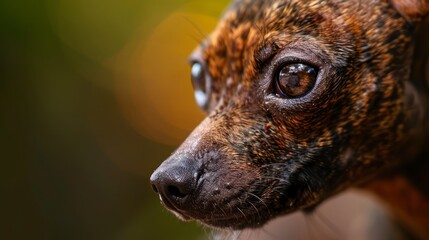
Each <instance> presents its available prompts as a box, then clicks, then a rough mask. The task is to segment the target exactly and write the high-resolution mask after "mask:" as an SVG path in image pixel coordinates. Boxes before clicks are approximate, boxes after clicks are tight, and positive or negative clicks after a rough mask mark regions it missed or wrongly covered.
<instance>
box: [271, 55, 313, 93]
mask: <svg viewBox="0 0 429 240" xmlns="http://www.w3.org/2000/svg"><path fill="white" fill-rule="evenodd" d="M316 79H317V70H316V69H315V68H314V67H311V66H309V65H306V64H302V63H293V64H288V65H285V66H283V67H282V68H281V69H280V71H279V72H278V74H277V76H276V79H275V83H274V91H275V93H276V95H277V96H279V97H282V98H298V97H302V96H304V95H305V94H307V93H308V92H310V90H311V89H312V88H313V87H314V85H315V83H316Z"/></svg>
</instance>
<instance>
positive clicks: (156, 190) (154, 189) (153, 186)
mask: <svg viewBox="0 0 429 240" xmlns="http://www.w3.org/2000/svg"><path fill="white" fill-rule="evenodd" d="M151 185H152V189H153V191H155V192H156V193H158V188H156V185H155V184H151Z"/></svg>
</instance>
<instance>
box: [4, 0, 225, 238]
mask: <svg viewBox="0 0 429 240" xmlns="http://www.w3.org/2000/svg"><path fill="white" fill-rule="evenodd" d="M226 5H227V1H226V0H221V1H219V0H216V1H215V0H213V1H201V0H194V1H188V0H158V1H155V0H153V1H145V0H121V1H119V0H116V1H115V0H34V1H24V0H2V1H0V25H1V28H0V29H1V30H0V34H1V36H0V48H1V54H0V69H1V79H0V99H1V100H0V104H1V115H0V116H1V117H0V131H1V134H0V146H1V153H0V158H1V163H2V167H1V174H0V177H1V185H2V188H1V219H2V223H1V224H0V225H1V231H0V238H1V239H176V240H180V239H199V238H201V237H202V236H204V234H205V230H204V229H203V228H202V227H200V226H198V225H197V224H195V223H182V222H180V221H179V220H177V219H176V218H175V217H174V216H173V215H172V214H170V213H168V212H167V211H166V210H165V209H164V208H163V207H162V206H161V205H160V203H159V200H158V197H157V195H156V194H155V193H154V192H152V189H151V187H150V184H149V176H150V174H151V173H152V171H153V170H154V169H155V168H156V167H157V166H158V165H159V164H160V163H161V162H162V161H163V160H164V159H165V158H166V157H168V155H169V154H170V153H171V152H172V151H174V149H175V148H176V147H177V146H178V145H179V144H180V142H181V141H182V140H183V139H184V138H185V137H186V136H187V134H189V133H190V131H191V130H192V129H193V127H195V126H196V125H197V124H198V122H199V121H201V119H202V118H203V114H202V113H201V112H200V111H199V110H198V109H197V107H196V104H195V103H194V99H193V93H192V89H191V84H190V80H189V67H188V66H187V62H186V60H187V56H188V55H189V54H190V53H191V51H192V49H193V48H194V47H195V46H196V45H197V43H198V41H200V40H201V39H203V38H204V35H205V34H208V33H209V32H210V31H211V30H212V29H213V28H214V27H215V24H216V22H217V19H218V17H219V16H220V15H221V13H222V11H223V9H224V8H225V7H226Z"/></svg>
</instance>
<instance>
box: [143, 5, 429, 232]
mask: <svg viewBox="0 0 429 240" xmlns="http://www.w3.org/2000/svg"><path fill="white" fill-rule="evenodd" d="M398 1H399V0H398ZM398 1H391V2H390V1H387V0H379V1H358V0H347V1H340V0H327V1H322V0H306V1H298V0H240V1H234V2H233V3H232V5H231V6H230V8H229V9H228V10H227V11H226V13H225V15H224V16H223V18H222V20H221V22H220V23H219V25H218V27H217V28H216V30H215V31H214V32H213V33H212V34H211V36H210V37H209V38H208V39H206V40H205V41H204V42H203V43H202V44H201V46H200V47H199V48H198V49H197V50H196V53H195V54H194V55H193V56H192V57H191V61H192V62H201V63H202V64H203V66H204V69H205V70H206V73H207V76H208V77H209V78H210V82H211V85H210V91H209V93H208V94H209V98H208V102H207V104H206V105H205V107H204V110H205V111H206V112H207V114H208V116H207V118H206V119H205V120H204V121H203V122H202V123H201V125H200V126H198V127H197V128H196V129H195V130H194V132H193V133H192V134H191V135H190V137H189V138H188V139H187V140H186V141H185V143H184V144H183V145H182V146H181V147H180V148H179V149H178V150H177V151H176V152H175V153H174V154H173V155H172V156H171V157H170V158H169V159H168V160H166V162H165V163H163V165H162V166H161V167H160V169H159V170H157V171H158V173H155V174H154V175H153V177H152V180H153V179H157V178H160V177H159V175H161V174H162V173H159V172H166V171H167V170H168V168H169V166H172V165H174V164H176V163H177V162H179V161H182V159H187V160H186V161H189V162H192V164H193V165H196V166H195V167H194V168H197V169H198V170H196V171H197V172H198V174H197V175H198V176H197V175H196V176H197V177H195V178H196V179H197V180H196V181H197V185H196V187H195V189H193V190H192V191H190V192H189V196H186V198H188V199H187V202H186V204H184V203H183V202H173V203H168V204H166V205H167V207H169V208H170V209H171V210H172V211H173V212H175V213H176V214H177V215H178V216H179V217H181V218H184V219H196V220H199V221H200V222H202V223H204V224H207V225H210V226H214V227H221V228H233V229H239V228H245V227H258V226H261V225H262V224H264V223H266V222H267V221H268V220H270V219H272V218H274V217H276V216H278V215H282V214H286V213H289V212H292V211H296V210H303V209H311V208H313V207H315V206H317V204H318V203H320V202H321V201H323V200H324V199H326V198H328V197H330V196H332V195H333V194H335V193H338V192H340V191H342V190H344V189H346V188H349V187H353V186H361V187H362V186H367V184H368V183H369V185H368V186H367V187H366V188H368V189H371V190H372V191H374V192H376V193H377V194H379V195H380V196H382V197H384V198H385V200H386V201H388V202H389V203H390V204H391V205H392V206H393V207H394V208H395V209H396V210H397V212H398V216H400V219H401V220H403V221H404V223H405V224H408V225H409V227H410V229H412V230H413V231H414V232H415V234H417V235H418V236H420V237H429V230H428V229H429V201H428V199H429V194H428V193H429V186H427V185H428V184H425V186H417V185H416V184H415V183H416V182H418V181H426V182H429V179H428V178H427V177H426V176H424V175H425V173H424V172H423V173H422V175H421V176H420V179H418V180H416V179H410V178H409V175H410V174H409V173H410V172H412V173H416V171H414V170H413V169H415V168H416V166H425V167H426V168H424V169H426V172H427V171H428V170H429V167H428V165H429V164H428V163H427V162H428V161H429V159H428V154H427V152H425V151H422V149H424V147H425V145H426V147H427V136H428V134H427V122H428V121H427V120H428V116H427V114H426V108H427V105H426V97H425V96H427V95H428V93H429V91H428V90H427V89H428V86H427V84H426V83H425V80H424V76H422V74H420V75H419V74H415V72H411V70H412V67H411V66H412V65H413V64H417V60H413V50H414V43H415V39H416V37H415V34H416V32H417V30H416V29H418V25H419V22H420V20H421V19H422V18H423V16H424V15H425V14H426V12H427V5H425V4H427V2H424V1H417V0H416V1H410V3H409V4H408V5H407V4H406V3H397V2H398ZM399 2H400V1H399ZM413 2H419V4H421V6H420V5H419V6H420V7H415V6H414V5H412V4H413ZM413 7H414V8H413ZM427 26H428V25H424V28H426V31H427V29H428V28H427ZM422 49H423V48H422ZM421 61H424V62H427V54H426V55H424V57H423V59H421ZM285 62H304V63H308V64H311V65H313V66H316V67H317V68H318V70H319V72H318V78H317V82H316V84H315V86H314V88H313V89H312V90H311V91H310V92H309V93H308V94H306V95H305V96H302V97H300V98H294V99H287V98H281V97H279V96H278V95H276V94H275V93H274V86H273V79H275V74H276V73H277V72H278V69H279V67H280V66H282V65H284V64H285ZM423 66H424V67H420V68H423V69H425V66H426V65H425V63H423ZM420 71H421V70H420ZM423 72H425V71H423ZM412 78H414V79H412ZM417 168H419V167H417ZM411 175H413V174H411ZM153 181H154V182H156V181H155V180H153ZM155 185H156V184H155ZM386 186H389V187H386ZM155 188H159V186H155ZM424 188H426V190H424ZM386 189H389V191H386ZM405 189H407V190H405ZM156 190H157V191H159V189H156ZM425 191H426V192H425ZM187 194H188V192H187ZM401 194H405V195H406V197H409V199H415V205H412V206H411V207H410V208H407V207H403V206H404V201H402V200H403V199H407V198H403V199H401V198H400V197H398V196H400V195H401ZM404 197H405V196H404ZM164 199H165V197H164ZM397 200H398V201H397ZM174 201H175V200H174ZM180 201H182V200H180ZM410 201H411V200H410ZM406 202H407V201H406ZM406 204H408V203H406ZM406 204H405V205H406ZM413 204H414V203H413ZM172 205H173V206H172ZM401 206H402V207H401ZM419 209H420V210H422V211H424V212H425V214H423V215H422V214H417V213H416V214H415V218H413V213H412V212H415V211H419ZM409 213H411V214H409ZM417 215H419V216H417ZM414 220H415V221H414Z"/></svg>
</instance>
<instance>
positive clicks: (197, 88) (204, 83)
mask: <svg viewBox="0 0 429 240" xmlns="http://www.w3.org/2000/svg"><path fill="white" fill-rule="evenodd" d="M191 80H192V86H193V88H194V95H195V100H196V102H197V104H198V106H199V107H201V108H204V107H205V106H206V105H207V103H208V100H209V90H210V82H209V80H208V79H207V76H206V72H205V70H204V67H203V65H202V64H201V63H199V62H193V63H192V65H191Z"/></svg>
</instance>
